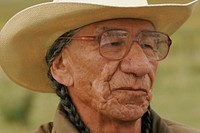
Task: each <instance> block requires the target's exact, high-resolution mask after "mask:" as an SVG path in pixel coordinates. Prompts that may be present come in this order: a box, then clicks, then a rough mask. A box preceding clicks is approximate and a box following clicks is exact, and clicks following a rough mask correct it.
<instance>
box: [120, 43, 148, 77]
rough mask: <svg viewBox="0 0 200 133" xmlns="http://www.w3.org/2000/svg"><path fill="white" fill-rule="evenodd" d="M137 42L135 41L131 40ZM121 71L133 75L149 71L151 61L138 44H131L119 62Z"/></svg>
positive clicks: (141, 74)
mask: <svg viewBox="0 0 200 133" xmlns="http://www.w3.org/2000/svg"><path fill="white" fill-rule="evenodd" d="M133 43H137V42H133ZM120 68H121V71H123V72H125V73H132V74H134V75H135V76H138V77H140V76H144V75H146V74H148V73H149V72H150V71H151V63H150V61H149V60H148V58H147V57H146V55H145V53H144V52H143V50H142V48H141V47H140V46H139V45H134V44H133V45H132V46H131V49H130V51H129V52H128V54H127V55H126V56H125V57H124V58H123V60H122V61H121V64H120Z"/></svg>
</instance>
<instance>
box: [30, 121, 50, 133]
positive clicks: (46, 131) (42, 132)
mask: <svg viewBox="0 0 200 133" xmlns="http://www.w3.org/2000/svg"><path fill="white" fill-rule="evenodd" d="M52 128H53V123H52V122H49V123H46V124H43V125H41V126H40V127H38V128H37V129H36V130H35V131H34V132H33V133H51V131H52Z"/></svg>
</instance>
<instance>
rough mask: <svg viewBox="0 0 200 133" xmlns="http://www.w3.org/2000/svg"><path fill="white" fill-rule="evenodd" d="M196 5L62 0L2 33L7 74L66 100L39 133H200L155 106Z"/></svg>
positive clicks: (23, 15)
mask: <svg viewBox="0 0 200 133" xmlns="http://www.w3.org/2000/svg"><path fill="white" fill-rule="evenodd" d="M195 2H196V1H192V2H190V3H188V4H159V5H156V4H152V5H148V4H147V1H145V0H138V1H133V0H124V1H121V2H120V1H119V2H114V1H112V0H107V1H100V2H99V1H98V2H97V1H91V0H83V1H67V0H62V1H54V2H50V3H44V4H40V5H36V6H33V7H31V8H28V9H25V10H24V11H22V12H20V13H18V14H17V15H16V16H14V17H13V18H12V19H11V20H10V21H9V22H8V23H7V24H6V25H5V26H4V28H3V29H2V31H1V34H0V35H1V36H0V56H1V57H0V62H1V66H2V68H3V69H4V71H5V72H6V73H7V74H8V75H9V77H10V78H11V79H13V80H14V81H15V82H17V83H18V84H20V85H22V86H25V87H27V88H29V89H32V90H35V91H40V92H52V91H54V92H56V94H57V95H58V96H59V97H60V98H61V102H60V105H59V107H58V110H57V113H56V116H55V119H54V122H53V123H51V122H50V123H48V124H44V125H42V126H40V127H39V128H38V129H37V130H36V131H35V132H36V133H75V132H81V133H84V132H91V133H200V131H197V130H196V129H193V128H190V127H187V126H184V125H182V124H178V123H176V122H172V121H169V120H164V119H162V118H160V117H159V116H158V115H157V114H156V113H155V112H154V111H153V110H152V109H151V108H150V101H151V98H152V85H153V83H154V77H155V73H156V70H157V66H158V62H159V61H161V60H163V59H164V58H165V57H166V56H167V54H168V52H169V49H170V45H171V39H170V38H169V35H171V34H172V33H174V32H175V31H176V30H177V29H178V28H179V27H180V26H181V24H183V23H184V22H185V20H186V19H187V18H188V16H189V14H190V12H191V9H192V7H193V5H194V3H195ZM89 13H92V14H91V15H90V14H89ZM174 18H176V19H174ZM45 55H46V62H47V65H46V64H45ZM47 73H48V77H49V79H50V80H51V83H52V84H53V88H54V89H52V87H51V86H50V81H49V79H48V78H47V76H46V75H47Z"/></svg>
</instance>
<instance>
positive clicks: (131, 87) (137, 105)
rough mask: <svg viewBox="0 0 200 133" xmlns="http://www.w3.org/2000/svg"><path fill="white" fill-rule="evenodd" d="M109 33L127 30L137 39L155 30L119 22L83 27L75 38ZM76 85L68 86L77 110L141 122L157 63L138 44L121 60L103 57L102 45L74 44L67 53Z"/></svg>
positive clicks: (141, 22)
mask: <svg viewBox="0 0 200 133" xmlns="http://www.w3.org/2000/svg"><path fill="white" fill-rule="evenodd" d="M108 29H123V30H127V31H129V32H130V33H131V36H132V37H133V38H134V37H135V36H136V35H137V34H138V33H139V32H140V31H143V30H150V31H152V30H154V27H153V26H152V24H151V23H150V22H148V21H144V20H134V19H116V20H109V21H103V22H97V23H93V24H90V25H88V26H85V27H83V28H82V29H81V30H80V31H79V32H78V33H77V34H75V35H74V36H98V35H99V34H101V33H102V32H104V31H105V30H108ZM62 55H63V61H65V62H66V64H67V65H68V70H69V74H70V75H71V76H72V79H73V85H71V86H68V90H69V94H70V96H71V97H72V100H73V102H74V104H75V106H76V107H77V109H78V112H81V111H83V110H79V109H80V107H83V108H87V110H92V111H95V112H99V114H101V115H102V116H106V117H109V118H111V119H112V118H114V119H118V120H123V121H128V120H137V119H138V118H141V116H142V115H143V114H144V113H145V112H146V111H147V107H148V106H149V103H150V101H151V93H152V85H153V82H154V76H155V72H156V69H157V61H150V60H149V59H148V58H147V57H146V55H145V54H144V52H143V50H142V48H141V47H140V46H139V45H137V42H132V46H131V49H130V50H129V52H128V54H127V55H126V56H125V57H124V58H123V59H121V60H110V59H106V58H104V57H102V56H101V55H100V53H99V44H98V41H84V40H72V42H71V43H70V44H69V45H68V46H66V47H65V48H64V49H63V51H62Z"/></svg>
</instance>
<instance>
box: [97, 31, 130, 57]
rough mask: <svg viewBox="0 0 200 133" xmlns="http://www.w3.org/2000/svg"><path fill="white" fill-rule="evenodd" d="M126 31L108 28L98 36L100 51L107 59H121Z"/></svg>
mask: <svg viewBox="0 0 200 133" xmlns="http://www.w3.org/2000/svg"><path fill="white" fill-rule="evenodd" d="M128 36H129V34H128V32H127V31H123V30H109V31H106V32H104V33H103V34H102V35H101V38H100V53H101V55H102V56H104V57H106V58H109V59H121V58H123V56H124V55H125V53H126V49H127V48H126V45H125V44H126V41H127V40H128Z"/></svg>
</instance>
